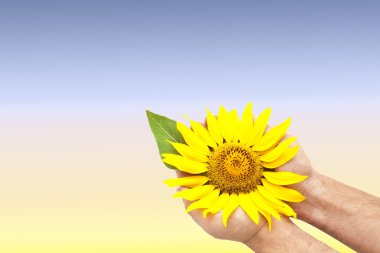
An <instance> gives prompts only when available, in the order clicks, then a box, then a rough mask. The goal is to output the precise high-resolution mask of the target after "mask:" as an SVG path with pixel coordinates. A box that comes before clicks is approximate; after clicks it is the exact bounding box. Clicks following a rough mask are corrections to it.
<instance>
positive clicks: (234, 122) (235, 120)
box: [228, 109, 240, 142]
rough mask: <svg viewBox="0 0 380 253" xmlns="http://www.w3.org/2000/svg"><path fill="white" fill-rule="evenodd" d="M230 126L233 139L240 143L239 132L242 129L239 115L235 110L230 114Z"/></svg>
mask: <svg viewBox="0 0 380 253" xmlns="http://www.w3.org/2000/svg"><path fill="white" fill-rule="evenodd" d="M228 124H229V125H230V131H231V139H232V140H233V141H234V142H237V141H238V139H239V138H238V137H239V136H238V132H239V128H240V120H239V115H238V113H237V111H236V110H235V109H233V110H231V111H230V113H229V114H228Z"/></svg>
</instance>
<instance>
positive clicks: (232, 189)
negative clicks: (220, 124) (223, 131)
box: [207, 143, 263, 194]
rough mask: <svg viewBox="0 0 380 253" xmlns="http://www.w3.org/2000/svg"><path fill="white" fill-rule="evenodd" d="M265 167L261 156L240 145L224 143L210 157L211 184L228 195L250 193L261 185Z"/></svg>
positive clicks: (209, 175)
mask: <svg viewBox="0 0 380 253" xmlns="http://www.w3.org/2000/svg"><path fill="white" fill-rule="evenodd" d="M262 170H263V166H262V165H261V162H260V159H259V156H258V155H257V154H256V153H255V152H254V151H253V150H252V149H250V148H248V147H243V146H241V145H240V144H238V143H224V144H222V145H221V146H219V147H218V148H217V149H215V150H214V152H213V153H212V154H211V156H210V160H209V167H208V172H207V173H208V177H209V179H210V183H211V184H213V185H215V186H217V187H218V188H220V189H221V191H222V192H228V193H230V194H231V193H240V192H244V193H248V192H250V191H251V190H254V189H256V186H257V185H258V184H260V182H261V181H260V178H261V177H262Z"/></svg>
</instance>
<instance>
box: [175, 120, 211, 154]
mask: <svg viewBox="0 0 380 253" xmlns="http://www.w3.org/2000/svg"><path fill="white" fill-rule="evenodd" d="M177 129H178V131H179V132H180V133H181V134H182V137H183V138H184V139H185V141H186V143H187V145H189V146H190V147H192V148H193V149H194V150H195V151H198V152H199V153H202V154H205V155H210V154H211V152H210V150H209V148H208V147H207V144H206V143H205V142H204V141H203V140H202V139H201V138H199V137H198V136H197V135H195V133H194V132H193V131H191V130H190V129H189V128H188V127H187V126H185V125H184V124H182V123H181V122H177Z"/></svg>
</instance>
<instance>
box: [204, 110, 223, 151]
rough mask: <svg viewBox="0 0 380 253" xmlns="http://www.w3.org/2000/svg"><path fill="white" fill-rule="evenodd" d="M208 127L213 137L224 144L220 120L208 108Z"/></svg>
mask: <svg viewBox="0 0 380 253" xmlns="http://www.w3.org/2000/svg"><path fill="white" fill-rule="evenodd" d="M206 121H207V129H208V131H209V133H210V135H211V137H212V138H213V139H214V140H215V141H216V142H217V143H218V144H219V145H221V144H223V137H222V135H221V133H220V131H219V125H218V121H217V119H216V118H215V116H214V115H213V114H212V113H211V112H210V111H209V110H208V109H207V119H206Z"/></svg>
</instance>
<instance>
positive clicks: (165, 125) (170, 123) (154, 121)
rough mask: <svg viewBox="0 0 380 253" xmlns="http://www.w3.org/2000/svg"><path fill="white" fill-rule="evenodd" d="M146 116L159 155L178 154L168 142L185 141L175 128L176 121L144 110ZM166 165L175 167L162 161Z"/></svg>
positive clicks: (171, 167)
mask: <svg viewBox="0 0 380 253" xmlns="http://www.w3.org/2000/svg"><path fill="white" fill-rule="evenodd" d="M146 116H147V117H148V121H149V125H150V129H151V130H152V132H153V135H154V138H156V142H157V147H158V151H159V152H160V155H162V154H163V153H171V154H178V152H177V151H176V150H175V149H174V148H173V146H172V145H171V144H170V143H169V142H168V141H172V142H179V143H185V141H184V139H183V138H182V135H181V133H180V132H179V131H178V130H177V122H175V121H174V120H172V119H169V118H167V117H164V116H161V115H158V114H155V113H153V112H150V111H148V110H147V111H146ZM164 164H165V166H166V167H168V168H170V169H175V167H173V166H171V165H169V164H166V163H164Z"/></svg>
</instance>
